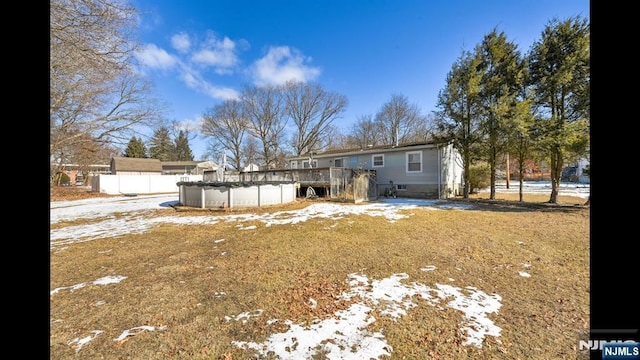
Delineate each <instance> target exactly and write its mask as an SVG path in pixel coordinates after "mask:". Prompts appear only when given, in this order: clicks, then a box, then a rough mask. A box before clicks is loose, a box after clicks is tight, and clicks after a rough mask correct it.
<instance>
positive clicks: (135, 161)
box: [111, 156, 162, 175]
mask: <svg viewBox="0 0 640 360" xmlns="http://www.w3.org/2000/svg"><path fill="white" fill-rule="evenodd" d="M111 174H112V175H161V174H162V163H161V162H160V160H158V159H144V158H130V157H120V156H115V157H113V158H111Z"/></svg>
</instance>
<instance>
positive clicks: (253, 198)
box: [177, 181, 296, 209]
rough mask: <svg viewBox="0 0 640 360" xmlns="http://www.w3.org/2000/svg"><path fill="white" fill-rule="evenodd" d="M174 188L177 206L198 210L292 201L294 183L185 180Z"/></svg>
mask: <svg viewBox="0 0 640 360" xmlns="http://www.w3.org/2000/svg"><path fill="white" fill-rule="evenodd" d="M177 185H178V187H179V190H180V198H179V201H180V204H181V205H183V206H191V207H197V208H202V209H205V208H226V207H228V208H234V207H252V206H265V205H276V204H285V203H290V202H294V201H295V200H296V183H295V182H277V183H276V182H269V183H235V182H233V183H232V182H208V181H185V182H178V183H177Z"/></svg>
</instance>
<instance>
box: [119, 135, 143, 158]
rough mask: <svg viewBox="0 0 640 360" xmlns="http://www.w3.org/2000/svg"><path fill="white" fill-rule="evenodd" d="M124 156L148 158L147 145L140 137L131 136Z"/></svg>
mask: <svg viewBox="0 0 640 360" xmlns="http://www.w3.org/2000/svg"><path fill="white" fill-rule="evenodd" d="M124 156H125V157H130V158H148V156H147V147H146V146H145V145H144V142H143V141H142V139H141V138H137V137H135V136H134V137H132V138H131V140H129V144H127V148H126V149H125V150H124Z"/></svg>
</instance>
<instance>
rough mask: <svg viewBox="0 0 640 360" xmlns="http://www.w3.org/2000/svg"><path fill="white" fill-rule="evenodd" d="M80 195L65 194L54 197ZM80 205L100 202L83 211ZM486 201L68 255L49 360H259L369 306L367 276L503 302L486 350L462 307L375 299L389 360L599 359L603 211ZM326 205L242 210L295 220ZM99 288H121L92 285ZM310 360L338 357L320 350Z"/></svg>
mask: <svg viewBox="0 0 640 360" xmlns="http://www.w3.org/2000/svg"><path fill="white" fill-rule="evenodd" d="M68 191H72V190H68ZM76 192H77V190H76ZM73 196H74V195H73V194H67V195H64V194H59V193H58V192H57V190H56V191H54V192H52V200H53V199H54V198H55V199H61V198H69V197H73ZM82 196H94V195H86V194H85V195H82V194H80V195H77V198H79V197H82ZM487 197H488V194H475V195H473V196H472V199H469V200H461V199H457V200H455V201H467V202H470V203H473V204H474V205H476V206H475V207H474V208H473V209H466V210H462V209H433V208H427V207H423V208H413V209H410V210H403V214H404V215H407V216H406V217H404V218H400V219H398V220H396V221H393V222H392V221H388V220H387V219H384V218H381V217H376V216H370V215H357V214H349V215H345V216H343V217H341V218H329V217H327V218H321V217H318V218H313V219H309V220H308V221H306V222H300V223H295V224H286V225H272V226H265V225H264V224H262V223H260V222H258V221H255V223H252V222H251V221H247V222H245V223H244V224H243V226H244V228H247V227H248V226H250V225H255V226H256V229H253V230H244V229H241V228H239V227H238V224H237V223H235V222H231V221H229V222H224V221H220V222H217V223H215V224H206V225H177V224H164V223H160V224H158V225H157V226H155V227H153V228H152V229H151V230H149V231H147V232H145V233H143V234H130V235H125V236H119V237H112V238H104V239H100V240H95V241H87V242H77V243H74V244H72V245H69V246H66V247H64V248H60V249H56V250H55V251H52V252H51V254H50V287H51V290H54V289H59V290H60V291H55V292H54V291H52V294H51V296H50V358H51V359H96V358H104V359H168V358H171V359H250V358H251V359H252V358H256V357H257V354H258V351H256V350H255V349H251V348H247V347H241V346H238V344H239V343H244V344H247V343H251V344H262V345H261V346H263V347H266V345H265V344H267V343H268V342H269V341H270V339H271V340H273V339H274V337H273V336H274V334H276V335H277V334H284V333H286V332H287V331H288V330H290V329H291V328H293V327H296V326H299V327H302V328H306V329H309V328H311V327H313V326H317V324H319V322H321V321H328V322H327V324H329V323H330V322H331V321H334V322H335V321H337V320H338V318H339V317H340V316H339V315H338V314H340V313H341V312H344V311H347V310H348V309H353V308H354V307H353V305H354V304H356V303H359V302H363V300H362V298H358V297H351V298H349V297H345V296H344V294H345V293H349V292H350V291H353V288H354V284H353V283H351V282H350V281H349V279H350V278H349V276H350V275H355V274H358V275H359V276H361V277H364V278H366V279H368V281H370V283H369V285H367V286H362V289H363V291H366V290H367V289H369V290H371V288H372V287H374V283H375V281H378V280H379V281H381V282H382V280H385V279H386V280H389V281H390V279H393V278H394V276H398V274H402V275H403V277H402V279H401V280H400V284H402V285H403V286H405V287H404V288H403V289H408V288H411V289H413V290H415V289H422V291H427V290H425V289H428V291H430V293H431V294H435V293H436V289H444V288H449V289H457V291H459V292H461V293H464V295H465V296H467V298H470V297H472V296H474V294H475V295H478V294H480V295H479V296H491V297H493V296H495V298H496V299H499V304H500V306H499V308H498V309H497V310H496V311H493V312H488V313H487V314H486V317H487V318H488V320H490V321H491V323H492V324H493V325H494V326H495V327H497V328H499V329H500V331H499V334H497V335H487V336H484V337H483V339H482V343H481V346H474V345H470V344H467V343H466V342H465V341H466V339H468V334H469V332H470V331H473V330H474V329H465V326H464V324H465V323H468V322H465V321H466V320H465V312H464V311H462V310H461V308H460V307H455V306H447V304H449V305H450V304H451V302H450V300H452V299H451V298H448V297H441V298H437V299H435V297H434V299H435V301H434V299H428V298H425V297H421V296H419V295H415V294H414V295H413V296H411V295H409V296H407V297H406V298H405V299H404V301H410V302H411V306H406V307H404V308H403V309H404V310H405V312H406V313H405V314H404V315H403V316H400V317H397V318H394V317H391V316H385V315H383V314H384V310H386V309H388V307H387V306H388V305H389V303H390V301H386V300H385V301H378V302H376V301H371V299H369V301H368V302H366V304H367V306H369V307H370V309H371V311H370V313H369V315H370V316H373V317H375V321H372V322H371V323H370V324H369V325H368V326H367V328H366V331H367V332H368V334H379V338H378V339H381V338H384V342H386V343H387V344H388V349H387V350H389V351H388V353H389V356H382V357H381V358H389V359H576V358H578V359H587V358H589V352H588V351H585V350H582V351H581V350H579V349H578V344H579V341H580V340H587V339H588V337H589V278H590V272H589V218H590V212H589V208H588V207H584V206H580V204H583V203H584V201H585V200H584V199H581V198H573V197H560V204H559V205H551V204H545V202H546V201H547V200H548V195H544V196H542V195H530V196H529V195H525V202H524V203H519V202H517V201H515V200H517V194H515V195H507V194H498V196H497V197H498V199H497V200H496V201H488V200H487ZM324 201H325V200H323V199H318V200H315V201H298V202H296V203H293V204H288V205H283V206H274V207H266V208H260V209H244V210H237V209H236V210H233V213H234V214H239V213H252V214H253V213H255V214H257V213H265V212H276V211H285V210H291V211H294V210H296V209H303V208H305V207H307V206H311V205H312V204H317V203H321V202H324ZM213 215H214V214H212V213H211V212H203V211H177V210H175V209H172V208H169V209H159V210H155V211H152V212H146V213H144V215H140V216H145V217H147V218H148V219H149V221H152V220H153V219H154V218H155V217H158V216H176V217H179V216H213ZM219 215H221V214H219V213H216V214H215V216H219ZM116 217H117V215H116ZM98 220H99V219H91V220H78V221H76V222H73V223H68V224H56V227H61V226H73V225H78V224H82V223H91V222H96V221H98ZM427 268H428V269H429V271H425V269H427ZM119 277H120V278H119ZM96 279H121V281H118V282H117V283H111V284H105V285H101V284H98V283H96V282H94V283H92V282H93V281H95V280H96ZM396 279H397V277H396ZM74 284H75V285H77V284H82V285H77V286H75V287H74ZM365 285H366V284H365ZM429 289H430V290H429ZM416 291H417V290H416ZM405 304H406V303H405ZM276 320H277V321H276ZM467 320H468V319H467ZM314 324H315V325H314ZM472 324H473V322H472ZM473 326H476V327H477V326H479V325H478V324H477V323H475V325H473ZM473 326H472V327H473ZM475 330H477V329H475ZM125 331H129V332H128V334H127V333H125ZM344 331H346V330H344ZM127 335H128V336H127ZM89 339H90V342H89ZM287 341H291V342H292V343H293V344H302V343H303V339H302V338H300V339H288V340H287ZM363 341H364V340H363ZM363 341H361V342H360V343H362V342H363ZM331 342H332V340H325V342H324V345H329V344H327V343H331ZM295 346H296V345H294V347H295ZM354 347H355V345H354ZM320 348H321V347H318V349H320ZM290 350H292V351H293V350H295V349H290ZM343 350H344V351H346V352H348V350H349V349H343ZM361 350H362V349H361ZM362 351H364V350H362ZM360 354H362V352H361V353H360ZM360 356H361V355H360ZM262 358H267V359H275V358H277V357H276V356H275V354H274V353H271V354H268V353H267V354H266V355H264V356H263V357H262ZM313 358H314V359H328V358H331V357H330V354H328V353H327V352H326V351H325V352H323V351H322V350H318V351H316V352H315V355H314V356H313ZM348 358H353V359H358V358H362V357H359V356H358V355H357V354H354V356H353V357H348Z"/></svg>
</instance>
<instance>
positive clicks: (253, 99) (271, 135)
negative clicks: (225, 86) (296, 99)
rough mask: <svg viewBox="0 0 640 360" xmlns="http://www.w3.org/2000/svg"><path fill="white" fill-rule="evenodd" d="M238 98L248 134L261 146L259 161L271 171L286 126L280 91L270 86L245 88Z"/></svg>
mask: <svg viewBox="0 0 640 360" xmlns="http://www.w3.org/2000/svg"><path fill="white" fill-rule="evenodd" d="M240 97H241V100H240V101H241V102H242V105H243V106H244V109H243V111H244V114H245V115H246V116H247V119H248V120H249V133H250V134H251V135H252V136H254V137H256V138H257V139H258V141H260V142H261V145H262V149H261V150H260V153H259V156H260V157H261V158H262V159H260V160H262V162H263V164H264V166H266V168H267V169H272V168H274V167H275V166H276V163H277V156H278V153H279V152H280V147H281V144H282V143H283V137H284V130H285V128H286V125H287V121H286V119H285V118H284V101H283V99H282V94H281V92H280V89H279V88H277V87H274V86H270V85H269V86H261V87H254V86H247V87H245V88H244V90H243V92H242V94H241V96H240ZM256 160H257V159H256Z"/></svg>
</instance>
